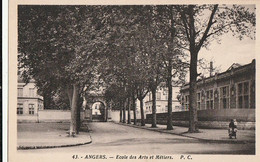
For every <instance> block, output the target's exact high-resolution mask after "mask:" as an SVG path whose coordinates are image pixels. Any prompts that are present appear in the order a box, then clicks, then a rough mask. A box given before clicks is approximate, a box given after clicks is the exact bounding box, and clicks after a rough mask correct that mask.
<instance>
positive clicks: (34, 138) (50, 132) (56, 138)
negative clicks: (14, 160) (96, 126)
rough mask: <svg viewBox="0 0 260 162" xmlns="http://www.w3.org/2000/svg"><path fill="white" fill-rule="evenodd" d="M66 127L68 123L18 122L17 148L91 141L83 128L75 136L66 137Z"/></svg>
mask: <svg viewBox="0 0 260 162" xmlns="http://www.w3.org/2000/svg"><path fill="white" fill-rule="evenodd" d="M84 126H86V125H84ZM68 129H69V123H18V131H17V149H18V150H19V149H43V148H58V147H69V146H78V145H84V144H89V143H91V142H92V140H91V136H90V134H89V133H88V132H86V131H85V130H84V132H80V133H79V134H78V135H76V136H75V137H68V134H67V133H66V132H67V131H68ZM83 129H86V128H84V127H83Z"/></svg>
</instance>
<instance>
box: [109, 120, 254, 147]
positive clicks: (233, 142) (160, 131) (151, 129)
mask: <svg viewBox="0 0 260 162" xmlns="http://www.w3.org/2000/svg"><path fill="white" fill-rule="evenodd" d="M113 123H115V124H119V125H123V126H129V127H133V128H139V129H145V130H149V131H154V132H159V133H166V134H173V135H177V136H182V137H188V138H192V139H197V140H199V141H203V142H208V143H228V144H247V143H255V142H253V141H231V140H229V141H228V140H214V139H204V138H198V137H193V136H189V135H184V134H178V133H174V132H166V131H163V130H158V129H156V128H148V127H141V126H137V125H133V124H127V123H118V122H114V121H113Z"/></svg>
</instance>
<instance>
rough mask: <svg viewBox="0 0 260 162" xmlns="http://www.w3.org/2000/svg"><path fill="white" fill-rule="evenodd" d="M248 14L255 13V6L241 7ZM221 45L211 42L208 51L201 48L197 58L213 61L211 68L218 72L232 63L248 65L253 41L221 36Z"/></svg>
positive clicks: (230, 35)
mask: <svg viewBox="0 0 260 162" xmlns="http://www.w3.org/2000/svg"><path fill="white" fill-rule="evenodd" d="M243 6H244V7H246V8H248V9H249V11H250V12H255V5H243ZM220 38H221V44H219V43H217V41H215V42H212V43H211V45H210V46H209V47H208V50H207V49H205V48H203V49H201V51H200V52H199V58H204V59H205V60H207V62H210V61H213V67H217V69H219V70H220V72H223V71H226V70H227V69H228V68H229V67H230V66H231V65H232V64H233V63H239V64H242V65H243V64H249V63H251V62H252V60H253V59H255V58H256V55H255V44H256V41H255V40H251V39H250V38H247V37H245V38H244V39H243V40H239V39H238V38H236V37H233V36H232V33H227V34H225V35H222V36H221V37H220Z"/></svg>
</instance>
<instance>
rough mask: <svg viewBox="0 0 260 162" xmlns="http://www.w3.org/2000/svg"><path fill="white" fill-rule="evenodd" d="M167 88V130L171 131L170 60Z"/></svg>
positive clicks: (170, 62) (170, 63)
mask: <svg viewBox="0 0 260 162" xmlns="http://www.w3.org/2000/svg"><path fill="white" fill-rule="evenodd" d="M167 87H168V118H167V130H172V129H173V127H172V61H171V60H169V67H168V76H167Z"/></svg>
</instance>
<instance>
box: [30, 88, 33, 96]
mask: <svg viewBox="0 0 260 162" xmlns="http://www.w3.org/2000/svg"><path fill="white" fill-rule="evenodd" d="M29 96H30V97H34V88H29Z"/></svg>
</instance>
